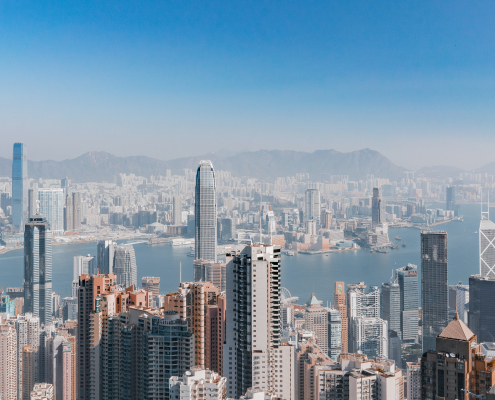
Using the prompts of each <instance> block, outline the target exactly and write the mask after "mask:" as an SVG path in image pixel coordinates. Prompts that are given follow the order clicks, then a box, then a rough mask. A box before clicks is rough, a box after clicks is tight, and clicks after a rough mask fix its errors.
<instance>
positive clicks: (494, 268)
mask: <svg viewBox="0 0 495 400" xmlns="http://www.w3.org/2000/svg"><path fill="white" fill-rule="evenodd" d="M479 232H480V275H481V276H490V277H495V224H494V223H493V222H492V221H490V219H489V218H488V217H486V218H482V219H481V221H480V230H479Z"/></svg>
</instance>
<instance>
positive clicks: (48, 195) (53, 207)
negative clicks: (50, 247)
mask: <svg viewBox="0 0 495 400" xmlns="http://www.w3.org/2000/svg"><path fill="white" fill-rule="evenodd" d="M38 204H39V207H38V212H39V213H40V214H41V215H44V216H45V218H46V220H47V221H48V223H49V224H50V230H51V231H52V233H53V234H54V235H63V234H64V205H65V200H64V191H63V189H53V188H40V189H38Z"/></svg>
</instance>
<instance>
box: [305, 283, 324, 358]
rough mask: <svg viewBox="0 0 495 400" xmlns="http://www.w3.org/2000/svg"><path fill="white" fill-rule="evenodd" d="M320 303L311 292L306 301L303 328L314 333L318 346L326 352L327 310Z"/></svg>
mask: <svg viewBox="0 0 495 400" xmlns="http://www.w3.org/2000/svg"><path fill="white" fill-rule="evenodd" d="M321 303H322V302H321V301H319V300H318V299H317V298H316V296H315V293H314V292H313V293H312V294H311V297H310V298H309V300H308V302H307V303H306V309H305V312H304V329H307V330H309V331H311V332H313V333H314V334H315V335H316V340H317V343H318V347H319V348H320V349H321V350H322V351H323V352H324V353H326V354H328V311H327V309H326V308H325V307H323V306H322V305H321Z"/></svg>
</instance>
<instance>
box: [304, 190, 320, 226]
mask: <svg viewBox="0 0 495 400" xmlns="http://www.w3.org/2000/svg"><path fill="white" fill-rule="evenodd" d="M320 216H321V212H320V189H306V193H305V196H304V220H305V221H311V220H317V224H318V222H319V221H320Z"/></svg>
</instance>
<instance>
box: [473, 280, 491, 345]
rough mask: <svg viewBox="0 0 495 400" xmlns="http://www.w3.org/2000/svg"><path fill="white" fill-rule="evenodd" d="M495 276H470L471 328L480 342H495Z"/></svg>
mask: <svg viewBox="0 0 495 400" xmlns="http://www.w3.org/2000/svg"><path fill="white" fill-rule="evenodd" d="M494 304H495V277H493V276H490V277H488V276H480V275H471V276H470V277H469V317H468V321H469V329H471V330H472V331H473V332H474V334H475V335H476V336H477V337H478V340H479V341H480V342H495V313H494V311H493V305H494Z"/></svg>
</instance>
